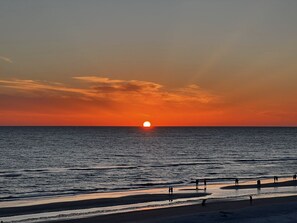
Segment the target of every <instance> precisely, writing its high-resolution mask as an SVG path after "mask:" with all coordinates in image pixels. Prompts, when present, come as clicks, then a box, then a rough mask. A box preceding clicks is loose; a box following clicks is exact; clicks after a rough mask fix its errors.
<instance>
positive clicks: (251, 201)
mask: <svg viewBox="0 0 297 223" xmlns="http://www.w3.org/2000/svg"><path fill="white" fill-rule="evenodd" d="M252 203H253V197H252V196H250V204H252Z"/></svg>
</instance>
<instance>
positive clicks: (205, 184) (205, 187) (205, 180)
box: [203, 179, 206, 188]
mask: <svg viewBox="0 0 297 223" xmlns="http://www.w3.org/2000/svg"><path fill="white" fill-rule="evenodd" d="M203 182H204V188H206V179H204V180H203Z"/></svg>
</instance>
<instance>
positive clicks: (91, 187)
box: [0, 127, 297, 201]
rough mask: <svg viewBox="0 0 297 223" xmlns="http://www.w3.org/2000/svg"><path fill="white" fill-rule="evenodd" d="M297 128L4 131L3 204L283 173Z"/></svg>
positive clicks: (291, 163)
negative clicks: (25, 199)
mask: <svg viewBox="0 0 297 223" xmlns="http://www.w3.org/2000/svg"><path fill="white" fill-rule="evenodd" d="M296 147H297V128H272V127H269V128H268V127H266V128H254V127H245V128H243V127H228V128H227V127H154V128H150V129H144V128H138V127H0V201H11V200H20V199H24V198H38V197H47V196H61V195H72V194H83V193H93V192H107V191H123V190H130V189H142V188H153V187H167V186H168V185H174V186H178V185H180V186H182V185H189V184H191V183H193V182H194V181H195V179H197V178H198V179H204V178H206V179H208V181H209V182H218V181H224V180H231V179H234V178H235V177H237V178H240V179H250V178H258V177H271V176H274V175H277V176H279V177H281V176H291V175H293V174H294V173H295V172H296V167H297V156H296V149H297V148H296Z"/></svg>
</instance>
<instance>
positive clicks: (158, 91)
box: [0, 76, 216, 104]
mask: <svg viewBox="0 0 297 223" xmlns="http://www.w3.org/2000/svg"><path fill="white" fill-rule="evenodd" d="M74 79H76V80H78V81H79V82H80V83H81V82H84V83H87V86H85V87H73V86H66V85H65V84H62V83H52V82H45V81H37V80H22V79H11V80H0V93H1V92H4V91H5V92H6V93H10V94H16V93H18V92H21V93H22V94H28V95H34V96H35V97H41V96H42V97H80V98H82V99H85V100H98V99H99V100H102V99H103V98H104V99H105V100H109V101H116V102H118V103H126V102H127V101H131V102H134V103H138V104H145V103H148V104H161V103H189V102H196V103H201V104H207V103H210V102H212V101H214V100H215V98H216V96H214V95H212V94H210V93H209V92H207V91H204V90H202V89H201V88H200V87H199V86H197V85H189V86H185V87H183V88H177V89H166V88H165V87H164V86H163V85H161V84H158V83H154V82H150V81H140V80H116V79H109V78H105V77H97V76H89V77H74ZM5 89H6V90H5Z"/></svg>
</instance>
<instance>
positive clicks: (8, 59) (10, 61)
mask: <svg viewBox="0 0 297 223" xmlns="http://www.w3.org/2000/svg"><path fill="white" fill-rule="evenodd" d="M0 60H2V61H4V62H6V63H13V61H12V60H11V59H10V58H8V57H4V56H0Z"/></svg>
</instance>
